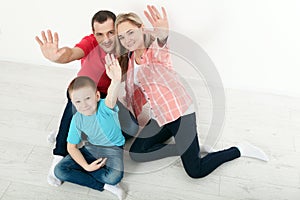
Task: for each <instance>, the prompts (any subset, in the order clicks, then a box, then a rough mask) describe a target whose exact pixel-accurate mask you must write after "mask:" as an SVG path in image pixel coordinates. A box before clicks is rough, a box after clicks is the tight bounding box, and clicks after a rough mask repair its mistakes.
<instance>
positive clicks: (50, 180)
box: [47, 155, 64, 187]
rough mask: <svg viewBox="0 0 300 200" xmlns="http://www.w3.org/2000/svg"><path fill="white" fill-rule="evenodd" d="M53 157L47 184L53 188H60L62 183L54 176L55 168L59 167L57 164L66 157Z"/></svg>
mask: <svg viewBox="0 0 300 200" xmlns="http://www.w3.org/2000/svg"><path fill="white" fill-rule="evenodd" d="M53 157H54V158H53V161H52V164H51V167H50V169H49V172H48V175H47V182H48V183H49V184H50V185H52V186H55V187H58V186H60V185H61V184H62V181H61V180H59V179H58V178H56V176H55V174H54V168H55V166H56V165H57V163H59V161H61V160H62V159H63V158H64V157H63V156H57V155H54V156H53Z"/></svg>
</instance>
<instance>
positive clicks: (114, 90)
mask: <svg viewBox="0 0 300 200" xmlns="http://www.w3.org/2000/svg"><path fill="white" fill-rule="evenodd" d="M105 61H106V64H105V69H106V74H107V76H108V77H109V78H110V79H111V83H110V86H109V87H108V90H107V96H106V98H105V104H106V106H107V107H109V108H111V109H113V108H114V107H115V105H116V103H117V99H118V95H119V91H120V86H121V78H122V70H121V67H120V65H119V61H118V60H117V59H116V58H115V57H114V56H113V55H110V54H107V55H106V56H105Z"/></svg>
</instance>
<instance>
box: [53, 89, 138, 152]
mask: <svg viewBox="0 0 300 200" xmlns="http://www.w3.org/2000/svg"><path fill="white" fill-rule="evenodd" d="M105 97H106V94H103V93H101V98H105ZM67 98H68V102H67V105H66V107H65V110H64V112H63V115H62V118H61V121H60V125H59V130H58V133H57V136H56V143H55V147H54V149H53V155H60V156H66V155H68V151H67V137H68V132H69V128H70V123H71V120H72V117H73V114H74V113H76V108H75V107H74V106H73V104H72V102H71V99H70V97H69V94H68V92H67ZM117 104H118V107H119V113H118V114H119V120H120V125H121V129H122V133H123V135H124V137H125V139H129V138H131V137H133V136H135V135H136V133H137V132H138V129H139V126H138V125H137V123H136V122H134V119H133V118H132V116H131V114H130V112H129V111H128V110H127V109H126V108H125V107H124V106H123V105H122V103H120V102H119V101H118V102H117Z"/></svg>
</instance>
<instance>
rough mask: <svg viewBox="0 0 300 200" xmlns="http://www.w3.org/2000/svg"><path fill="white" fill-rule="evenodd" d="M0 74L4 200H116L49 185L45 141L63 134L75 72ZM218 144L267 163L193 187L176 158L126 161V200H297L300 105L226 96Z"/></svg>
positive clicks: (7, 66)
mask: <svg viewBox="0 0 300 200" xmlns="http://www.w3.org/2000/svg"><path fill="white" fill-rule="evenodd" d="M0 68H1V73H0V94H1V98H0V113H1V115H0V131H1V138H0V200H35V199H36V200H45V199H49V200H70V199H72V200H81V199H82V200H96V199H117V198H116V197H115V196H114V195H112V194H110V193H109V192H106V191H104V192H98V191H95V190H92V189H88V188H84V187H81V186H78V185H74V184H70V183H64V184H63V185H62V186H60V187H52V186H50V185H48V183H47V181H46V176H47V173H48V170H49V167H50V164H51V161H52V148H53V144H49V143H47V141H46V137H47V135H48V134H49V132H50V131H52V130H56V129H57V127H58V124H59V120H60V117H61V114H62V111H63V108H64V106H65V102H66V99H65V92H66V87H67V84H68V83H69V81H70V80H71V79H72V78H73V77H74V76H75V74H76V70H74V69H69V68H58V67H50V66H35V65H28V64H20V63H11V62H4V61H2V62H0ZM191 81H192V80H191ZM194 81H195V80H194ZM196 85H197V84H195V86H196ZM197 86H198V85H197ZM194 89H195V88H194ZM198 94H199V93H198ZM198 94H197V93H196V95H198ZM197 99H198V100H199V102H201V103H199V102H198V103H199V104H198V105H199V106H198V108H199V109H200V111H199V113H201V114H200V116H199V120H198V121H199V124H198V129H199V134H200V138H205V133H207V130H208V127H209V122H210V114H211V112H210V108H211V106H209V101H208V100H209V99H206V97H205V95H204V96H201V94H199V96H197ZM202 111H203V112H202ZM202 133H203V135H202ZM215 138H217V140H216V142H217V143H216V145H215V147H216V148H219V149H221V148H225V147H228V146H231V145H234V144H237V143H239V142H241V141H248V142H250V143H252V144H255V145H256V146H258V147H260V148H262V149H263V150H264V151H265V152H266V153H267V154H268V156H269V158H270V161H269V162H267V163H266V162H262V161H259V160H255V159H251V158H239V159H236V160H234V161H232V162H230V163H226V164H224V165H222V166H221V167H219V168H218V169H217V170H215V171H214V172H213V173H211V174H210V175H208V176H207V177H205V178H203V179H191V178H189V177H188V176H187V175H186V174H185V171H184V170H183V167H182V164H181V162H180V160H179V159H178V158H177V157H173V158H167V159H162V160H159V161H154V162H149V163H143V164H137V163H134V162H132V161H130V159H129V158H128V156H127V155H126V154H125V167H126V173H125V177H124V179H123V180H122V186H123V187H124V188H126V190H127V199H128V200H148V199H149V200H150V199H151V200H153V199H156V200H158V199H162V200H165V199H172V200H175V199H182V200H186V199H189V200H192V199H197V200H200V199H204V200H221V199H222V200H223V199H228V200H233V199H247V200H249V199H251V200H256V199H257V200H280V199H288V200H297V199H299V197H300V98H293V97H287V96H279V95H273V94H264V93H254V92H249V91H237V90H226V118H225V123H224V127H223V130H222V134H221V135H218V136H215ZM200 142H202V141H201V140H200Z"/></svg>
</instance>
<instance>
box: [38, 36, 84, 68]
mask: <svg viewBox="0 0 300 200" xmlns="http://www.w3.org/2000/svg"><path fill="white" fill-rule="evenodd" d="M41 36H42V40H41V39H40V38H39V37H38V36H36V37H35V40H36V41H37V43H38V44H39V45H40V48H41V51H42V53H43V55H44V57H45V58H47V59H48V60H50V61H52V62H56V63H69V62H72V61H74V60H78V59H81V58H82V57H84V51H83V50H82V49H80V48H78V47H74V48H70V47H62V48H59V47H58V41H59V38H58V34H57V33H54V34H53V35H52V33H51V31H50V30H48V31H47V36H46V33H45V32H44V31H42V33H41Z"/></svg>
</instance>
